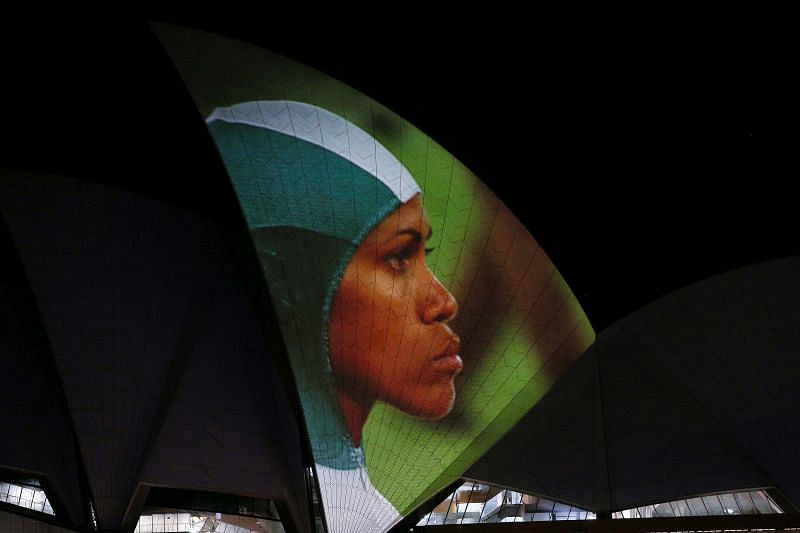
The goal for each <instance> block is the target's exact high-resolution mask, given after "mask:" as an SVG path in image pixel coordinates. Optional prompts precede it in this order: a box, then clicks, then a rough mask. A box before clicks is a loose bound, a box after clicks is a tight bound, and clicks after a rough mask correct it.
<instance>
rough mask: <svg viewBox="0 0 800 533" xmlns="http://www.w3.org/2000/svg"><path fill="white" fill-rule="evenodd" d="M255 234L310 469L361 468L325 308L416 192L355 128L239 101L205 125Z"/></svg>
mask: <svg viewBox="0 0 800 533" xmlns="http://www.w3.org/2000/svg"><path fill="white" fill-rule="evenodd" d="M207 123H208V127H209V129H210V131H211V134H212V136H213V138H214V140H215V142H216V145H217V147H218V149H219V151H220V154H221V155H222V159H223V161H224V164H225V167H226V169H227V171H228V174H229V176H230V178H231V180H232V182H233V185H234V188H235V190H236V193H237V195H238V197H239V201H240V203H241V206H242V209H243V211H244V214H245V218H246V220H247V224H248V226H249V228H250V232H251V235H252V237H253V240H254V243H255V246H256V249H257V252H258V256H259V259H260V261H261V266H262V269H263V271H264V274H265V276H266V279H267V283H268V285H269V288H270V293H271V296H272V301H273V304H274V306H275V310H276V313H277V316H278V321H279V322H280V326H281V332H282V334H283V340H284V343H285V345H286V349H287V352H288V354H289V358H290V359H291V364H292V370H293V372H294V375H295V379H296V381H297V389H298V391H299V393H300V399H301V402H302V405H303V412H304V415H305V419H306V426H307V429H308V433H309V437H310V439H311V445H312V450H313V453H314V458H315V460H316V462H317V463H319V464H322V465H324V466H326V467H329V468H335V469H339V470H350V469H356V468H358V467H359V466H361V463H362V459H361V455H362V454H361V451H360V450H359V449H355V448H353V446H352V444H351V439H350V435H349V434H348V432H347V430H346V426H345V424H344V418H343V416H342V413H341V411H340V408H339V403H338V399H337V397H336V394H335V391H334V386H333V385H334V384H333V375H332V371H331V365H330V356H329V353H328V323H329V317H330V309H331V304H332V301H333V297H334V295H335V293H336V289H337V287H338V285H339V280H340V279H341V276H342V274H343V272H344V269H345V268H346V266H347V264H348V262H349V261H350V258H351V257H352V255H353V252H355V249H356V248H357V247H358V245H359V244H360V243H361V241H362V240H363V239H364V238H365V237H366V236H367V234H369V232H370V231H372V229H373V228H374V227H375V226H376V225H378V224H379V223H380V222H381V221H382V220H383V219H384V218H385V217H386V216H387V215H388V214H389V213H391V212H392V211H394V210H395V209H397V207H399V206H400V205H401V204H402V203H404V202H406V201H408V200H410V199H411V198H412V197H413V196H415V195H416V194H418V193H419V192H420V189H419V186H418V185H417V184H416V182H415V181H414V179H413V178H412V177H411V174H410V173H409V172H408V170H407V169H406V168H405V167H404V166H403V165H402V164H401V163H400V161H398V160H397V158H396V157H394V155H392V154H391V153H390V152H389V151H388V150H387V149H386V148H385V147H384V146H382V145H381V144H380V143H379V142H378V141H376V140H375V138H373V137H372V136H371V135H370V134H368V133H367V132H365V131H364V130H362V129H361V128H359V127H358V126H356V125H354V124H352V123H351V122H348V121H347V120H345V119H344V118H342V117H340V116H337V115H335V114H333V113H331V112H330V111H327V110H325V109H322V108H319V107H317V106H314V105H310V104H306V103H301V102H292V101H258V102H245V103H240V104H236V105H233V106H230V107H224V108H217V109H215V110H214V112H213V113H211V115H210V116H209V117H208V119H207Z"/></svg>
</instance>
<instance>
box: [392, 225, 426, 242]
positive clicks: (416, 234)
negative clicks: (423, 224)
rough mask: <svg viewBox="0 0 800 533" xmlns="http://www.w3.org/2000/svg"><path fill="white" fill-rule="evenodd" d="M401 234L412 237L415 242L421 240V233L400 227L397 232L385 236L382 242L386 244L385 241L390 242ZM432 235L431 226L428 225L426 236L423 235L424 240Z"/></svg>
mask: <svg viewBox="0 0 800 533" xmlns="http://www.w3.org/2000/svg"><path fill="white" fill-rule="evenodd" d="M401 235H409V236H411V237H412V238H413V239H414V241H415V242H421V241H422V234H421V233H420V232H419V231H417V230H415V229H401V230H399V231H398V232H397V233H395V234H394V235H392V236H390V237H389V238H387V239H386V240H385V241H384V243H385V244H387V243H389V242H391V241H392V240H394V239H397V238H398V237H399V236H401ZM432 236H433V228H431V227H429V228H428V236H427V237H425V240H426V241H427V240H428V239H430V238H431V237H432Z"/></svg>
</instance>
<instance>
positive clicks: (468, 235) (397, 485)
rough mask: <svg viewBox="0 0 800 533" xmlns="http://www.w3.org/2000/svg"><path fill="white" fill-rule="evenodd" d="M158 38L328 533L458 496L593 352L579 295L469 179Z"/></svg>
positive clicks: (433, 153)
mask: <svg viewBox="0 0 800 533" xmlns="http://www.w3.org/2000/svg"><path fill="white" fill-rule="evenodd" d="M156 30H157V32H158V34H159V36H160V38H161V39H162V42H163V43H164V44H165V46H166V48H167V50H168V51H169V53H170V55H171V57H172V59H173V61H174V62H175V64H176V65H177V67H178V69H179V71H180V72H181V75H182V76H183V78H184V80H185V81H186V84H187V86H188V87H189V89H190V92H191V93H192V95H193V97H194V98H195V102H196V104H197V107H198V109H199V110H200V113H201V114H202V116H203V117H205V119H206V123H207V125H208V128H209V131H210V133H211V136H212V138H213V139H214V142H215V145H216V147H217V149H218V151H219V154H220V156H221V159H222V161H223V163H224V165H225V169H226V171H227V173H228V176H229V178H230V180H231V183H232V185H233V188H234V190H235V192H236V195H237V197H238V199H239V202H240V205H241V208H242V211H243V213H244V215H245V219H246V221H247V224H248V226H249V229H250V234H251V236H252V239H253V243H254V245H255V248H256V251H257V254H258V258H259V261H260V263H261V267H262V270H263V273H264V278H265V280H266V282H267V285H268V287H269V291H270V296H271V299H272V305H273V306H274V308H275V310H276V315H277V318H278V322H279V326H280V333H281V338H282V341H283V344H284V345H285V347H286V352H287V354H288V357H289V359H290V363H291V367H292V371H293V374H294V379H295V381H296V386H297V391H298V393H299V396H300V400H301V404H302V409H303V415H304V419H305V420H304V422H305V429H306V431H307V434H308V438H309V442H310V444H311V449H312V453H313V456H314V461H315V471H316V476H317V480H318V482H319V485H320V491H321V497H322V502H323V506H324V511H325V519H326V521H327V525H328V528H329V530H330V531H336V532H338V531H384V530H386V529H388V528H390V527H391V526H392V525H394V524H396V523H397V522H398V521H399V520H400V519H401V518H402V517H403V516H405V515H407V514H408V513H409V512H411V511H412V510H414V509H415V508H416V507H417V506H418V505H419V504H420V503H422V502H424V501H425V500H427V499H428V498H430V497H431V496H432V495H434V494H435V493H437V492H438V491H439V490H441V489H442V488H444V487H445V486H447V485H448V484H450V483H451V482H452V481H454V480H455V479H457V478H458V477H459V476H460V475H461V474H462V473H463V472H464V471H465V470H466V469H467V468H468V467H469V466H470V465H471V464H472V463H473V462H474V461H475V460H477V459H478V458H479V457H480V456H481V455H482V454H483V453H484V452H485V451H486V450H487V449H488V448H489V447H491V446H492V445H493V444H494V443H495V442H496V441H497V440H498V439H499V438H500V437H501V436H502V435H503V434H504V433H505V432H506V431H507V430H508V429H510V428H511V427H512V426H513V425H514V424H515V423H516V422H517V421H518V420H519V419H520V418H521V417H522V416H523V415H524V414H525V413H526V412H527V411H528V410H530V409H531V407H533V406H534V405H535V404H536V402H537V401H538V400H539V399H540V398H541V397H542V396H543V395H544V393H545V392H546V391H547V390H548V389H549V388H550V386H551V385H552V383H553V382H554V381H555V379H557V377H558V376H559V375H560V374H561V373H563V371H564V370H565V369H566V368H567V367H568V366H569V365H570V364H571V362H572V361H574V360H575V359H576V358H577V357H578V356H579V355H580V354H581V353H582V352H583V351H584V350H585V349H586V347H588V346H589V344H591V342H592V341H593V338H594V333H593V331H592V329H591V327H590V325H589V323H588V321H587V320H586V317H585V315H584V314H583V312H582V311H581V309H580V306H579V305H578V303H577V301H576V299H575V297H574V295H573V294H572V292H571V291H570V290H569V288H568V287H567V285H566V283H565V282H564V280H563V279H562V278H561V276H560V275H559V274H558V272H557V271H556V269H555V268H554V266H553V265H552V263H551V262H550V260H549V259H548V258H547V256H546V254H545V253H544V252H543V251H542V250H541V248H540V247H539V246H538V244H537V243H536V241H535V240H534V239H533V237H532V236H531V235H530V233H529V232H528V231H527V230H526V228H524V227H523V226H522V225H521V224H520V223H519V221H517V219H516V218H515V217H514V216H513V215H512V214H511V213H510V212H509V211H508V209H507V208H506V207H505V206H504V205H503V204H502V202H500V201H499V200H498V199H497V198H496V197H495V196H494V195H493V194H492V193H491V191H489V190H488V189H487V188H486V187H485V186H484V185H483V184H482V183H481V182H480V181H479V180H478V179H477V178H476V177H475V176H474V175H473V174H472V173H471V172H469V170H467V169H466V168H465V167H464V166H463V165H461V164H460V163H459V162H458V161H457V160H456V159H455V158H454V157H453V156H452V155H451V154H449V153H448V152H447V151H446V150H444V149H443V148H441V147H440V146H438V145H437V144H436V143H435V142H433V141H432V140H431V139H430V138H429V137H427V136H426V135H425V134H423V133H422V132H420V131H419V130H418V129H416V128H414V127H413V125H411V124H409V123H407V122H406V121H404V120H403V119H402V118H400V117H398V116H397V115H395V114H394V113H392V112H391V111H389V110H388V109H386V108H384V107H382V106H380V104H378V103H376V102H374V101H372V100H370V99H369V98H368V97H366V96H364V95H363V94H360V93H358V92H357V91H354V90H353V89H351V88H349V87H347V86H345V85H343V84H341V83H339V82H336V81H335V80H332V79H331V78H329V77H327V76H324V75H323V74H320V73H319V72H316V71H313V70H312V69H309V68H307V67H304V66H302V65H299V64H298V63H296V62H293V61H291V60H288V59H286V58H283V57H281V56H278V55H275V54H272V53H269V52H266V51H264V50H260V49H257V48H254V47H251V46H248V45H245V44H242V43H239V42H236V41H232V40H230V39H226V38H222V37H218V36H213V35H210V34H206V33H201V32H196V31H192V30H185V29H181V28H175V27H171V26H157V27H156Z"/></svg>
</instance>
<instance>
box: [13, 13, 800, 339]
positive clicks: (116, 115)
mask: <svg viewBox="0 0 800 533" xmlns="http://www.w3.org/2000/svg"><path fill="white" fill-rule="evenodd" d="M226 6H227V7H226ZM384 9H388V10H389V11H388V13H389V14H386V13H385V12H384V11H383V10H384ZM2 20H3V22H2V28H1V29H2V59H3V83H2V97H1V98H0V102H2V106H3V107H2V117H3V122H2V129H3V142H2V148H1V149H0V166H2V167H10V168H24V169H30V170H35V171H44V172H53V173H59V174H65V175H68V176H75V177H81V178H84V179H90V180H95V181H100V182H103V183H109V184H112V185H116V186H121V187H125V188H128V189H131V190H135V191H138V192H141V193H144V194H148V195H152V196H155V197H158V198H161V199H162V200H164V201H167V202H170V203H172V204H175V205H178V206H180V207H182V208H186V209H190V210H192V211H194V212H196V213H199V214H201V215H203V216H206V217H208V218H210V219H212V220H214V221H215V222H217V223H219V224H225V223H226V221H228V220H234V219H237V217H240V216H241V215H239V214H238V210H237V208H236V207H235V203H234V202H233V201H232V200H233V197H232V193H231V192H230V190H229V189H230V188H229V186H228V185H227V183H226V182H225V180H223V179H220V178H221V176H224V174H223V173H222V167H221V164H220V163H219V161H218V160H217V159H216V154H215V151H214V149H213V146H212V144H211V141H210V138H209V137H208V135H207V134H206V131H205V128H204V124H203V122H202V119H201V117H200V116H199V114H198V113H197V112H196V110H195V109H194V106H193V103H192V101H191V98H190V97H189V95H188V93H187V91H186V89H185V87H184V86H183V84H182V82H181V81H180V79H179V77H178V75H177V72H176V71H175V69H174V67H173V66H172V65H171V64H170V62H169V59H168V58H167V56H166V54H165V52H164V50H163V49H162V48H161V46H160V44H159V42H158V41H157V39H156V37H155V35H154V34H153V33H152V31H151V30H150V27H149V24H148V21H150V20H160V21H165V22H171V23H176V24H180V25H184V26H189V27H195V28H200V29H205V30H209V31H212V32H215V33H220V34H223V35H227V36H231V37H235V38H238V39H241V40H243V41H247V42H250V43H254V44H257V45H260V46H262V47H265V48H268V49H270V50H273V51H276V52H279V53H282V54H285V55H287V56H289V57H292V58H294V59H296V60H299V61H301V62H303V63H305V64H308V65H310V66H312V67H315V68H318V69H319V70H321V71H323V72H325V73H326V74H329V75H331V76H333V77H335V78H337V79H339V80H341V81H344V82H345V83H348V84H350V85H352V86H353V87H355V88H356V89H358V90H360V91H362V92H364V93H366V94H367V95H369V96H371V97H373V98H374V99H376V100H377V101H379V102H381V103H383V104H384V105H386V106H387V107H389V108H390V109H392V110H393V111H395V112H397V113H398V114H400V115H401V116H404V117H405V118H407V119H409V120H410V121H411V122H412V123H414V124H415V125H417V126H418V127H419V128H420V129H421V130H422V131H424V132H426V133H427V134H429V135H430V136H431V137H432V138H434V139H436V140H437V141H438V142H439V143H440V144H442V145H443V146H444V147H445V148H446V149H448V150H449V151H450V152H451V153H452V154H454V155H455V156H456V157H457V158H459V159H460V160H461V161H463V162H464V163H465V164H466V166H467V167H469V168H470V169H471V170H473V171H474V172H475V173H476V174H477V175H478V176H479V177H481V179H482V180H483V181H484V182H486V183H487V184H488V185H489V186H490V187H491V188H492V189H493V190H494V191H495V192H496V193H497V194H498V195H499V196H500V197H501V199H503V200H504V201H505V202H506V204H508V206H509V207H510V208H511V209H512V211H514V213H515V214H516V215H517V216H518V217H519V218H520V219H521V220H522V221H523V222H524V223H525V224H526V225H527V226H528V228H529V229H530V230H531V232H532V233H533V234H534V236H535V237H536V238H537V240H538V241H539V242H540V243H541V244H542V245H543V247H544V248H545V250H546V251H547V252H548V254H549V255H550V256H551V257H552V259H553V261H554V262H555V264H556V266H557V267H558V268H559V270H560V271H561V272H562V274H563V275H564V277H565V278H566V279H567V282H568V283H569V284H570V286H571V287H572V288H573V290H574V291H575V292H576V294H577V295H578V298H579V300H580V302H581V304H582V305H583V306H584V308H585V309H586V311H587V313H588V314H589V318H590V320H591V321H592V323H593V324H594V325H595V328H596V329H597V330H598V331H599V330H602V329H603V328H605V327H606V326H608V325H610V324H611V323H613V322H614V321H616V320H617V319H619V318H621V317H622V316H625V315H626V314H628V313H630V312H632V311H634V310H636V309H637V308H639V307H640V306H642V305H644V304H646V303H647V302H649V301H651V300H653V299H655V298H657V297H659V296H662V295H664V294H667V293H669V292H671V291H673V290H675V289H678V288H680V287H682V286H684V285H686V284H688V283H691V282H693V281H698V280H700V279H703V278H705V277H708V276H710V275H713V274H715V273H719V272H722V271H725V270H729V269H732V268H736V267H739V266H744V265H747V264H752V263H755V262H759V261H764V260H769V259H775V258H780V257H786V256H789V255H795V254H797V253H798V251H799V250H800V244H799V243H800V240H799V239H798V237H797V229H798V224H797V220H796V219H797V217H796V216H795V210H796V207H795V206H796V204H797V194H796V193H795V192H794V190H793V186H794V184H795V182H796V181H797V175H798V156H797V150H798V141H800V131H799V130H798V122H797V119H798V112H797V111H798V103H797V101H798V94H800V87H798V84H797V83H796V81H795V78H796V77H797V71H798V59H797V57H798V56H797V55H796V51H797V46H796V44H797V37H796V35H797V33H798V31H797V28H798V27H800V26H798V24H797V23H798V22H800V21H798V20H797V18H796V17H793V16H791V15H790V14H788V13H781V12H777V11H775V12H772V11H765V10H755V11H738V12H734V11H732V10H730V9H729V8H726V9H725V10H724V12H723V11H721V10H709V12H698V11H681V12H676V11H670V10H666V9H665V10H664V11H663V12H653V11H648V12H629V11H626V12H622V11H620V12H610V11H594V12H585V11H582V10H580V9H579V8H578V7H573V8H572V9H571V11H570V12H567V13H557V14H556V13H552V12H545V11H541V12H537V11H533V12H528V11H525V12H513V11H509V10H505V9H501V8H499V7H495V6H491V7H487V6H484V8H483V10H481V11H473V12H469V13H465V12H462V11H456V10H452V11H450V10H447V9H444V8H436V9H434V8H431V7H430V6H423V5H418V6H417V5H401V6H396V7H387V6H384V5H381V9H380V10H379V9H378V7H377V6H376V7H375V8H374V9H373V10H367V9H366V8H365V9H362V10H361V11H358V12H354V13H346V12H345V10H341V11H336V10H334V9H332V8H328V9H326V10H325V11H319V10H318V9H317V8H315V7H313V6H310V5H309V6H301V7H299V8H298V9H295V10H291V11H290V10H285V9H284V10H278V9H276V8H274V6H266V5H263V4H255V3H252V2H251V3H247V4H245V5H239V6H235V7H234V6H229V5H228V4H224V5H223V4H219V5H217V6H214V7H213V8H199V7H192V8H188V7H182V8H177V7H163V6H159V7H155V6H147V5H144V6H139V7H136V8H122V7H111V8H109V7H105V8H102V9H100V10H96V9H91V10H90V9H89V8H83V9H78V10H68V9H66V8H62V9H58V10H53V9H49V8H44V7H42V8H39V9H38V11H37V12H34V13H30V12H28V13H25V14H21V13H16V12H13V13H12V12H6V13H5V14H4V16H3V17H2ZM223 200H224V201H223ZM229 200H230V201H229ZM6 251H8V248H7V243H6Z"/></svg>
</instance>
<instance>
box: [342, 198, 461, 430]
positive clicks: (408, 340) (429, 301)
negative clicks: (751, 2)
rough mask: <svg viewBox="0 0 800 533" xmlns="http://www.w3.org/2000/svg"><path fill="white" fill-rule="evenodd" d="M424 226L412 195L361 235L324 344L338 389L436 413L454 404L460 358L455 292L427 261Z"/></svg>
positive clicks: (428, 415)
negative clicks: (451, 323)
mask: <svg viewBox="0 0 800 533" xmlns="http://www.w3.org/2000/svg"><path fill="white" fill-rule="evenodd" d="M430 234H431V227H430V224H429V223H428V219H427V217H426V216H425V213H424V212H423V210H422V204H421V203H420V200H419V196H415V197H414V198H412V199H411V200H409V201H408V202H406V203H405V204H403V205H401V206H400V207H399V208H398V209H396V210H395V211H394V212H393V213H392V214H391V215H389V216H388V217H387V218H386V219H385V220H384V221H383V222H381V223H380V224H379V225H378V226H377V227H376V228H375V229H374V230H373V231H372V232H371V233H370V234H369V235H368V236H367V238H366V239H365V240H364V241H363V242H362V243H361V245H360V246H359V247H358V249H357V250H356V251H355V253H354V254H353V258H352V259H351V260H350V263H349V264H348V265H347V268H346V269H345V271H344V275H343V277H342V280H341V282H340V283H339V289H338V291H337V292H336V296H335V297H334V300H333V307H332V309H331V317H330V327H329V348H330V354H331V366H332V367H333V373H334V377H335V380H336V386H337V388H338V390H339V392H340V394H342V393H343V394H345V395H346V396H348V397H349V398H350V400H352V401H355V402H357V403H361V404H363V405H371V404H372V402H374V401H375V400H381V401H384V402H386V403H388V404H390V405H392V406H394V407H396V408H397V409H400V410H401V411H404V412H406V413H408V414H410V415H413V416H417V417H420V418H425V419H438V418H441V417H443V416H445V415H446V414H447V413H449V412H450V409H451V408H452V406H453V401H454V400H455V388H454V386H453V378H454V377H455V376H456V374H458V373H459V372H460V371H461V369H462V368H463V363H462V361H461V358H460V357H459V356H458V351H459V339H458V336H457V335H456V334H455V333H453V331H452V330H451V329H450V327H449V326H448V325H447V322H449V321H450V320H451V319H452V318H453V317H454V316H455V314H456V311H457V309H458V306H457V304H456V301H455V298H453V295H452V294H450V292H448V291H447V289H445V288H444V286H442V284H441V283H439V280H437V279H436V278H435V277H434V276H433V273H432V272H431V271H430V269H429V268H428V266H427V264H426V263H425V253H426V250H425V241H426V240H427V238H428V237H429V236H430Z"/></svg>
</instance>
